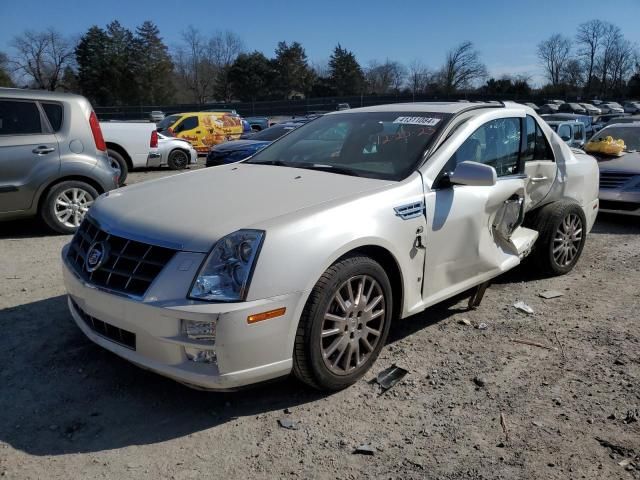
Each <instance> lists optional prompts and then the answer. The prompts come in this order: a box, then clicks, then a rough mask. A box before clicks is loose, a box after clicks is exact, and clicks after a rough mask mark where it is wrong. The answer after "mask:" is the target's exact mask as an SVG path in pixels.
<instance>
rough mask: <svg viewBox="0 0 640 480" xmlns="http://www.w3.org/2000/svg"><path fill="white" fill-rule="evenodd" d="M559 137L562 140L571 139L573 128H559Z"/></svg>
mask: <svg viewBox="0 0 640 480" xmlns="http://www.w3.org/2000/svg"><path fill="white" fill-rule="evenodd" d="M558 135H560V138H561V139H562V140H567V139H570V138H571V127H569V125H560V127H558Z"/></svg>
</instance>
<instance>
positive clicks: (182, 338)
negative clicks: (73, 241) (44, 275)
mask: <svg viewBox="0 0 640 480" xmlns="http://www.w3.org/2000/svg"><path fill="white" fill-rule="evenodd" d="M67 248H68V247H65V249H63V252H62V264H63V267H62V270H63V278H64V283H65V287H66V289H67V293H68V296H69V301H68V304H69V310H70V312H71V315H72V316H73V319H74V320H75V322H76V324H77V325H78V327H79V328H80V329H81V330H82V331H83V332H84V334H85V335H86V336H87V337H89V339H90V340H92V341H93V342H95V343H97V344H98V345H100V346H102V347H104V348H106V349H107V350H110V351H112V352H113V353H115V354H117V355H119V356H121V357H123V358H125V359H126V360H129V361H130V362H132V363H134V364H136V365H138V366H140V367H142V368H145V369H148V370H151V371H154V372H156V373H159V374H160V375H163V376H166V377H169V378H172V379H174V380H176V381H178V382H180V383H184V384H186V385H189V386H192V387H196V388H201V389H206V390H233V389H235V388H238V387H241V386H244V385H249V384H253V383H258V382H262V381H266V380H270V379H273V378H277V377H281V376H284V375H287V374H289V373H290V371H291V367H292V352H293V339H294V336H295V329H296V326H297V318H298V316H299V313H300V310H301V307H300V304H301V301H302V297H303V295H302V292H298V293H292V294H289V295H283V296H279V297H273V298H267V299H262V300H255V301H251V302H241V303H205V302H194V301H190V300H187V299H186V298H182V299H175V300H173V301H165V302H159V301H153V298H149V299H142V300H140V299H132V298H128V297H125V296H121V295H118V294H114V293H110V292H106V291H103V290H100V289H98V288H96V287H94V286H92V285H89V284H87V283H85V282H84V281H83V280H82V279H80V278H79V277H78V276H77V275H76V274H75V272H74V271H73V270H72V268H71V267H70V266H69V265H68V264H67V261H66V253H67ZM170 267H171V264H168V265H167V267H165V270H171V269H170ZM166 273H169V272H166V271H163V272H162V273H161V274H160V276H162V275H163V274H166ZM157 280H158V279H156V281H157ZM153 289H154V287H153V286H152V287H151V288H150V291H151V290H153ZM282 307H285V308H286V312H285V314H284V315H283V316H280V317H277V318H272V319H270V320H265V321H263V322H259V323H254V324H248V323H247V317H248V316H249V315H252V314H256V313H261V312H265V311H269V310H274V309H278V308H282ZM87 317H93V318H94V319H96V320H97V321H98V322H99V323H100V324H102V323H103V322H104V323H106V324H107V326H108V328H112V330H111V331H116V332H118V331H123V332H125V335H126V336H129V337H130V336H131V334H133V335H135V337H134V340H133V342H134V343H133V348H130V347H127V346H126V345H125V344H126V343H130V342H119V341H114V340H113V339H110V338H108V336H106V335H104V334H102V333H104V332H103V330H104V329H103V330H102V331H101V330H97V329H95V328H93V327H92V325H91V322H87ZM183 320H190V321H199V322H216V340H215V343H210V342H205V341H198V340H191V339H189V338H188V337H187V336H186V335H184V334H183V333H182V321H183ZM111 337H112V338H113V336H111ZM185 348H192V349H193V348H196V349H204V350H215V353H216V357H217V361H216V362H215V363H196V362H193V361H191V360H189V359H188V357H187V355H186V351H185Z"/></svg>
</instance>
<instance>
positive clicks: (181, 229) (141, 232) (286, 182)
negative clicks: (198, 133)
mask: <svg viewBox="0 0 640 480" xmlns="http://www.w3.org/2000/svg"><path fill="white" fill-rule="evenodd" d="M390 183H392V182H390V181H387V180H376V179H370V178H360V177H354V176H348V175H339V174H335V173H330V172H321V171H312V170H303V169H299V168H288V167H278V166H269V165H253V164H230V165H222V166H219V167H213V168H207V169H205V170H197V171H194V172H188V173H182V174H178V175H174V176H172V177H165V178H161V179H158V180H151V181H147V182H143V183H139V184H135V185H132V186H129V187H125V188H122V189H118V190H114V191H112V192H109V193H108V194H106V195H104V196H102V197H101V198H100V199H99V200H98V201H97V202H96V203H95V204H94V206H93V207H92V208H91V211H90V213H89V215H90V216H91V218H93V219H94V220H95V221H96V222H97V223H98V224H99V225H100V227H101V228H103V229H104V230H106V231H107V232H109V233H111V234H113V235H118V236H121V237H125V238H131V239H136V240H139V241H143V242H146V243H150V244H154V245H163V246H166V247H169V248H174V249H179V250H185V251H192V252H207V251H209V250H210V249H211V247H212V246H213V244H214V243H215V241H217V240H218V239H220V238H221V237H223V236H224V235H227V234H229V233H232V232H234V231H236V230H239V229H242V228H252V227H254V228H255V226H256V225H258V224H260V223H261V222H265V221H267V220H270V219H273V218H275V217H279V216H282V215H286V214H290V213H293V212H296V211H299V210H303V209H305V208H309V207H313V206H317V205H318V204H321V203H324V202H329V201H333V200H337V199H347V198H351V197H354V196H357V195H359V194H362V193H364V192H368V191H372V190H376V189H379V188H383V187H385V186H386V185H389V184H390Z"/></svg>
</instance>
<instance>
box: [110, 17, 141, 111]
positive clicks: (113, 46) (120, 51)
mask: <svg viewBox="0 0 640 480" xmlns="http://www.w3.org/2000/svg"><path fill="white" fill-rule="evenodd" d="M107 35H108V37H109V42H108V50H107V56H108V62H109V70H110V74H111V78H112V80H111V85H112V88H113V90H114V92H115V97H116V102H117V103H118V104H120V105H135V104H139V103H140V83H139V82H140V63H141V59H142V57H143V55H144V52H143V51H142V48H141V46H140V44H139V42H138V40H137V39H136V38H135V37H134V36H133V33H132V32H131V30H129V29H127V28H125V27H123V26H122V25H121V24H120V22H118V21H117V20H114V21H113V22H111V23H110V24H109V25H107Z"/></svg>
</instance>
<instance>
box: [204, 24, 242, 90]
mask: <svg viewBox="0 0 640 480" xmlns="http://www.w3.org/2000/svg"><path fill="white" fill-rule="evenodd" d="M207 50H208V57H209V58H210V59H211V62H212V64H213V66H214V68H215V70H216V76H215V90H214V92H215V94H216V95H217V96H219V97H221V98H222V99H223V100H224V101H230V100H231V96H232V92H231V83H230V82H229V69H230V68H231V65H232V64H233V62H235V60H236V58H238V55H240V54H241V53H242V52H243V51H244V43H243V42H242V39H241V38H240V37H239V36H238V35H237V34H235V33H233V32H231V31H229V30H227V31H225V32H216V33H215V34H214V35H213V36H212V37H211V38H210V39H209V42H208V43H207Z"/></svg>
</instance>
